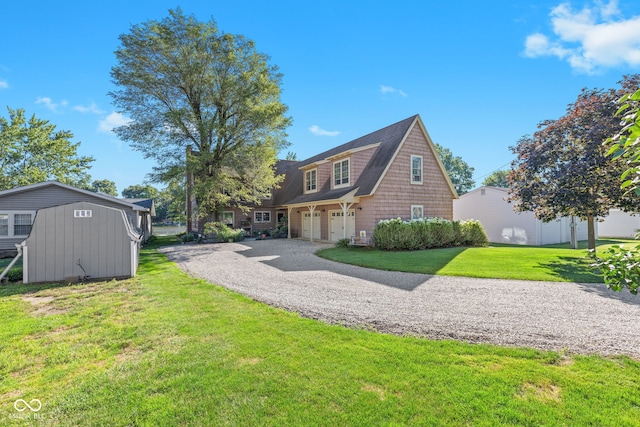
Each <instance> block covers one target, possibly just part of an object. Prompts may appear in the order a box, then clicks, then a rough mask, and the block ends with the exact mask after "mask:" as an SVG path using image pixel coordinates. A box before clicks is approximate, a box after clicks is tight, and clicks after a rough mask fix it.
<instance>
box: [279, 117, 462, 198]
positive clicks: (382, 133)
mask: <svg viewBox="0 0 640 427" xmlns="http://www.w3.org/2000/svg"><path fill="white" fill-rule="evenodd" d="M416 124H418V125H419V126H420V128H421V130H422V131H423V132H424V133H425V137H426V138H427V141H428V142H429V144H432V143H431V140H430V139H429V136H428V135H427V133H426V130H425V129H424V125H423V124H422V122H421V120H420V116H419V115H417V114H416V115H414V116H411V117H408V118H406V119H404V120H401V121H399V122H397V123H394V124H392V125H389V126H387V127H384V128H382V129H379V130H377V131H375V132H371V133H369V134H367V135H364V136H361V137H360V138H357V139H354V140H353V141H350V142H347V143H345V144H342V145H339V146H337V147H334V148H332V149H330V150H327V151H324V152H322V153H319V154H316V155H315V156H313V157H309V158H308V159H306V160H303V161H300V162H291V163H290V164H286V165H282V167H283V168H284V169H285V170H286V177H285V181H284V182H283V183H282V184H281V189H280V190H279V191H278V192H276V194H274V204H276V205H291V204H301V203H315V202H320V201H330V200H340V199H341V198H342V197H344V196H346V195H348V194H349V193H350V192H352V191H353V190H354V189H355V190H356V192H355V194H354V195H355V197H358V196H368V195H371V194H373V193H374V192H375V189H376V187H377V186H378V184H379V182H380V180H381V179H382V178H383V177H384V174H385V172H386V170H387V169H388V167H389V165H390V164H391V162H392V161H393V159H394V158H395V155H396V153H397V152H398V149H399V147H400V146H401V145H402V143H403V142H404V140H405V139H406V137H407V135H408V134H409V131H410V130H411V129H412V128H413V126H415V125H416ZM369 147H371V148H374V147H375V152H374V154H373V156H372V157H371V159H370V160H369V163H368V164H367V166H366V167H365V168H364V170H363V172H362V173H361V174H360V176H359V177H358V179H357V181H356V182H354V183H353V185H351V186H349V187H346V188H340V189H333V190H332V189H331V183H330V182H329V181H326V182H325V183H324V185H323V187H322V188H319V189H318V191H317V192H316V193H311V194H304V192H303V188H302V185H301V184H300V183H301V182H304V173H305V171H304V169H305V167H313V166H314V165H315V164H320V163H323V162H327V161H331V160H332V159H334V158H336V157H338V156H340V155H343V154H345V153H349V152H354V151H358V150H360V149H366V148H369ZM432 150H433V147H432ZM434 155H435V157H436V159H437V161H438V164H439V166H440V168H441V169H442V171H443V174H444V176H445V179H447V182H448V183H449V187H450V189H451V191H452V194H454V196H456V197H457V194H456V191H455V189H454V187H453V185H452V184H451V181H450V180H449V177H448V175H447V173H446V171H445V170H444V166H442V163H441V162H440V159H439V157H438V155H437V153H435V152H434Z"/></svg>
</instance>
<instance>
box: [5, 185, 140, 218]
mask: <svg viewBox="0 0 640 427" xmlns="http://www.w3.org/2000/svg"><path fill="white" fill-rule="evenodd" d="M47 187H59V188H64V189H67V190H71V191H75V192H77V193H80V194H86V195H87V196H91V197H92V198H98V199H102V200H105V201H109V202H112V203H116V204H120V205H122V206H124V207H127V208H130V209H132V210H135V211H147V210H148V208H146V207H144V206H140V205H137V204H133V203H130V202H127V201H124V200H122V199H118V198H117V197H112V196H109V195H107V194H103V193H96V192H93V191H89V190H83V189H81V188H77V187H73V186H71V185H67V184H63V183H61V182H58V181H43V182H39V183H37V184H31V185H25V186H23V187H16V188H11V189H8V190H2V191H0V198H1V197H5V196H9V195H12V194H18V193H25V192H29V191H33V190H37V189H41V188H47Z"/></svg>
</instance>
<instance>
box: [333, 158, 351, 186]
mask: <svg viewBox="0 0 640 427" xmlns="http://www.w3.org/2000/svg"><path fill="white" fill-rule="evenodd" d="M349 178H350V168H349V159H345V160H340V161H338V162H335V163H334V164H333V187H334V188H336V187H346V186H348V185H349V181H350V180H349Z"/></svg>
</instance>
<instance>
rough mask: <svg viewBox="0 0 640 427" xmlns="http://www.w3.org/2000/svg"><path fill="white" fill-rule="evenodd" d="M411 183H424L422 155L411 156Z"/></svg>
mask: <svg viewBox="0 0 640 427" xmlns="http://www.w3.org/2000/svg"><path fill="white" fill-rule="evenodd" d="M411 183H412V184H422V156H411Z"/></svg>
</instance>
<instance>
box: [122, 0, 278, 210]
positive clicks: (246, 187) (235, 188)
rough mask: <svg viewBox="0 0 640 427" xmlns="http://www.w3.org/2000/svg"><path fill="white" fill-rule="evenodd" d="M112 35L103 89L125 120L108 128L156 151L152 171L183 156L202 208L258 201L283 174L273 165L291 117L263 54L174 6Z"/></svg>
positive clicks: (177, 168) (169, 172)
mask: <svg viewBox="0 0 640 427" xmlns="http://www.w3.org/2000/svg"><path fill="white" fill-rule="evenodd" d="M120 41H121V46H120V47H119V48H118V50H117V51H116V58H117V62H118V63H117V65H116V66H115V67H113V68H112V70H111V76H112V78H113V81H114V83H115V84H116V85H117V86H118V87H119V89H118V90H116V91H114V92H112V93H110V95H111V96H112V97H113V99H114V103H115V105H116V106H117V107H119V108H120V110H121V111H123V112H125V113H126V114H128V115H129V116H130V117H131V119H132V120H131V121H130V122H129V123H127V124H125V125H124V126H120V127H118V128H116V129H115V132H116V134H117V135H118V136H119V137H120V138H122V139H123V140H126V141H129V142H130V143H131V145H132V147H133V148H134V149H137V150H139V151H141V152H142V153H143V154H144V155H145V156H146V157H150V158H153V159H155V160H156V161H157V163H158V165H157V166H156V167H155V169H154V171H155V172H154V175H153V178H154V179H155V180H158V181H162V182H171V181H172V180H176V179H178V177H183V176H185V165H186V170H187V171H188V172H189V173H190V174H193V177H194V183H193V184H194V194H195V195H196V199H197V202H198V206H199V214H200V216H206V215H209V214H212V213H214V212H215V211H216V210H218V209H219V208H220V207H221V206H238V207H240V208H244V207H245V206H246V205H247V204H249V203H255V204H259V203H260V201H261V200H262V198H264V196H265V195H266V194H267V193H268V191H269V189H271V188H273V187H275V186H277V184H278V182H279V181H280V179H281V178H280V177H276V176H275V175H274V165H275V161H276V153H277V151H278V150H280V149H281V148H284V147H285V146H286V145H287V143H286V141H285V137H286V134H285V129H286V127H287V126H288V125H289V124H290V119H289V118H288V117H286V116H285V113H286V111H287V107H286V106H285V105H284V104H283V103H281V102H280V82H281V74H279V73H278V71H277V68H276V67H275V66H271V65H269V64H268V59H269V58H268V56H266V55H264V54H262V53H260V52H258V51H257V50H256V49H255V46H254V43H253V42H252V41H251V40H248V39H246V38H245V37H243V36H239V35H238V36H236V35H232V34H225V33H222V32H220V31H219V30H218V27H217V25H216V23H215V22H214V21H213V20H211V21H209V22H206V23H202V22H199V21H197V20H196V19H195V18H194V17H185V16H184V15H183V14H182V11H181V10H180V9H177V10H170V11H169V16H168V17H167V18H165V19H163V20H162V21H153V20H151V21H147V22H145V23H143V24H140V25H134V26H133V27H132V28H131V31H130V32H129V33H128V34H124V35H121V36H120ZM188 146H191V147H192V148H193V155H191V156H188V157H189V158H186V156H187V154H186V151H187V147H188ZM183 200H184V199H183Z"/></svg>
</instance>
